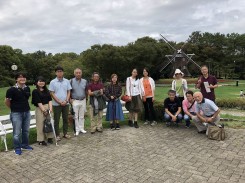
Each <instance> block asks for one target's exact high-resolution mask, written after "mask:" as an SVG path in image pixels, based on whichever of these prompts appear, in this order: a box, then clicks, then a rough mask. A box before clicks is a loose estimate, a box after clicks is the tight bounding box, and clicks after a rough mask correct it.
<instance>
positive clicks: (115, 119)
mask: <svg viewBox="0 0 245 183" xmlns="http://www.w3.org/2000/svg"><path fill="white" fill-rule="evenodd" d="M117 78H118V77H117V75H116V74H112V75H111V83H110V84H109V85H108V86H107V87H106V89H105V96H106V97H107V99H109V101H108V105H107V111H106V121H110V126H111V129H112V130H113V129H114V128H115V129H116V130H120V125H119V121H120V120H124V117H123V111H122V104H121V102H120V96H121V95H122V87H121V86H120V85H119V84H118V82H117Z"/></svg>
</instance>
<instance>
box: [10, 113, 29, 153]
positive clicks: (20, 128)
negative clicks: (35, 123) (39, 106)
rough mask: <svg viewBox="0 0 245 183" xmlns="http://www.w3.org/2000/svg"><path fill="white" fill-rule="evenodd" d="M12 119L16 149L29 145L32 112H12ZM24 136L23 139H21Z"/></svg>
mask: <svg viewBox="0 0 245 183" xmlns="http://www.w3.org/2000/svg"><path fill="white" fill-rule="evenodd" d="M10 120H11V121H12V125H13V137H14V149H20V148H21V147H25V146H28V145H29V128H30V120H31V113H30V111H27V112H11V113H10ZM20 137H22V141H20Z"/></svg>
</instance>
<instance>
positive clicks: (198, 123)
mask: <svg viewBox="0 0 245 183" xmlns="http://www.w3.org/2000/svg"><path fill="white" fill-rule="evenodd" d="M192 121H193V122H194V124H195V125H196V127H197V130H198V132H201V131H204V130H206V135H208V126H213V125H218V123H219V121H220V115H218V116H217V117H216V118H214V121H213V122H212V123H207V125H204V124H203V122H201V120H200V119H199V118H198V117H197V116H194V117H193V118H192Z"/></svg>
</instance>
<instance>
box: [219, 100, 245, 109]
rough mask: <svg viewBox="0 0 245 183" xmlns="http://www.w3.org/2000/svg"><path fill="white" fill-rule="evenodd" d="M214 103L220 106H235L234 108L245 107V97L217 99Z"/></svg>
mask: <svg viewBox="0 0 245 183" xmlns="http://www.w3.org/2000/svg"><path fill="white" fill-rule="evenodd" d="M216 104H217V105H218V106H219V107H221V108H236V109H241V110H244V109H245V98H237V99H229V98H225V99H217V100H216Z"/></svg>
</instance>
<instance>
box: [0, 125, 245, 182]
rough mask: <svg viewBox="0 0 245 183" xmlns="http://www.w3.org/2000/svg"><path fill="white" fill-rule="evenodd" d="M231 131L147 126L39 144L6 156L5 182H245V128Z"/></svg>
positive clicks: (1, 177) (1, 178) (0, 167)
mask: <svg viewBox="0 0 245 183" xmlns="http://www.w3.org/2000/svg"><path fill="white" fill-rule="evenodd" d="M226 131H227V134H228V137H227V139H226V140H225V141H221V142H219V141H212V140H208V139H207V138H206V136H205V135H203V134H198V133H197V132H196V129H195V128H194V127H192V128H190V129H186V128H184V127H183V126H180V127H179V128H176V127H171V128H167V127H165V126H163V124H158V125H156V126H154V127H150V126H143V124H141V126H140V128H139V129H135V128H130V127H127V126H122V128H121V130H119V131H111V130H109V129H105V130H104V132H103V133H102V134H100V133H96V134H94V135H91V134H89V133H88V134H84V135H79V136H78V137H73V138H72V139H69V140H67V139H62V141H61V142H60V143H59V146H55V145H49V146H48V147H42V146H38V145H37V144H35V145H33V147H34V150H33V151H28V152H27V151H24V152H23V154H22V155H21V156H17V155H15V154H14V153H13V151H10V152H1V153H0V182H1V183H5V182H25V183H27V182H33V183H39V182H41V183H46V182H61V183H62V182H64V183H69V182H79V183H80V182H81V183H82V182H98V183H100V182H104V183H109V182H117V183H120V182H129V183H130V182H147V183H148V182H154V183H156V182H169V183H172V182H185V183H195V182H198V183H200V182H217V183H225V182H228V183H232V182H239V183H245V129H227V130H226Z"/></svg>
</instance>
